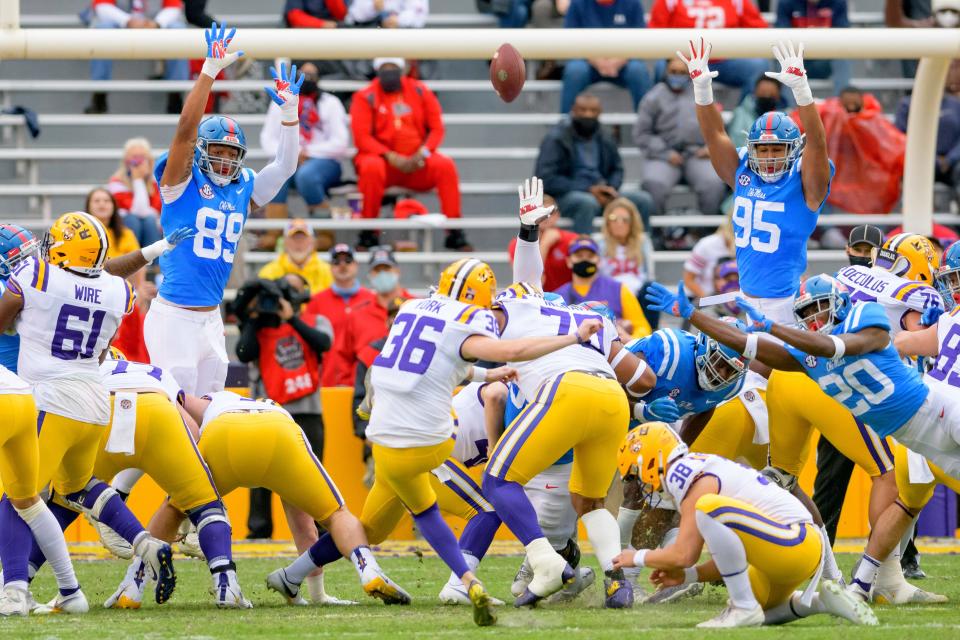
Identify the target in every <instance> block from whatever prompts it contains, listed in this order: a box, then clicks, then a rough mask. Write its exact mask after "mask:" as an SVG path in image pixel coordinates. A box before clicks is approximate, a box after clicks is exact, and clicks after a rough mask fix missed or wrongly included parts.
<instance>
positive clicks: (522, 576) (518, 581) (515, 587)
mask: <svg viewBox="0 0 960 640" xmlns="http://www.w3.org/2000/svg"><path fill="white" fill-rule="evenodd" d="M532 581H533V569H531V568H530V565H529V564H527V558H526V556H524V558H523V562H522V563H521V564H520V568H519V569H517V575H515V576H513V584H511V585H510V593H511V594H513V597H514V598H517V597H519V596H520V594H522V593H523V592H524V591H526V589H527V587H528V586H530V583H531V582H532Z"/></svg>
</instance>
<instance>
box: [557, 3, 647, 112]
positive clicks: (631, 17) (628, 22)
mask: <svg viewBox="0 0 960 640" xmlns="http://www.w3.org/2000/svg"><path fill="white" fill-rule="evenodd" d="M645 26H647V25H646V21H645V19H644V17H643V5H641V4H640V0H570V6H569V8H568V9H567V15H566V16H564V18H563V28H564V29H641V28H643V27H645ZM600 81H604V82H612V83H613V84H615V85H617V86H619V87H624V88H625V89H627V90H629V91H630V97H631V98H632V99H633V108H634V109H636V108H637V105H638V104H640V99H641V98H642V97H643V94H645V93H646V92H647V90H648V89H649V88H650V73H649V72H648V71H647V65H646V63H645V62H643V61H642V60H628V59H627V58H590V59H589V60H583V59H578V60H569V61H567V63H566V65H565V66H564V68H563V91H562V93H561V95H560V113H567V112H569V111H570V109H571V108H572V107H573V102H574V100H575V99H576V98H577V96H579V95H580V93H581V92H583V90H584V89H586V88H587V87H589V86H590V85H592V84H594V83H596V82H600Z"/></svg>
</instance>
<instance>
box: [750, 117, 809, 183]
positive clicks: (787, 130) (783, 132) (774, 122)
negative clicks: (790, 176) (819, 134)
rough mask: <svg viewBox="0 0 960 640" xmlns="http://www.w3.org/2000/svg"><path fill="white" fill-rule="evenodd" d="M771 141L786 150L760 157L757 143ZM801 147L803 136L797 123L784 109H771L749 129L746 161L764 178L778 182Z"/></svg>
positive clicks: (766, 143)
mask: <svg viewBox="0 0 960 640" xmlns="http://www.w3.org/2000/svg"><path fill="white" fill-rule="evenodd" d="M768 144H780V145H784V152H783V153H782V154H780V155H777V156H768V155H764V157H762V158H760V157H758V156H757V147H758V146H759V145H768ZM802 147H803V136H802V135H801V134H800V129H799V127H797V124H796V123H795V122H794V121H793V120H791V119H790V117H789V116H788V115H787V114H785V113H783V112H782V111H768V112H766V113H765V114H763V115H762V116H760V117H759V118H757V120H756V121H755V122H754V123H753V126H752V127H750V131H749V132H748V133H747V164H748V166H749V167H750V169H751V171H753V172H754V173H756V174H757V175H758V176H760V179H761V180H763V181H764V182H776V181H777V180H779V179H780V178H781V177H782V176H783V175H784V174H785V173H787V172H788V171H790V168H791V167H792V166H793V163H794V162H796V161H797V158H798V157H799V156H800V150H801V148H802Z"/></svg>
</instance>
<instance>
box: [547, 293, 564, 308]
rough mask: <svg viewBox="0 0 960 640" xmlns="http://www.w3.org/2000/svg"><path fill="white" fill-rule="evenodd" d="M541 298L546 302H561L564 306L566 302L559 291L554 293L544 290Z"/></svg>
mask: <svg viewBox="0 0 960 640" xmlns="http://www.w3.org/2000/svg"><path fill="white" fill-rule="evenodd" d="M543 299H544V300H545V301H546V302H552V303H554V304H562V305H564V306H566V304H567V301H566V300H564V299H563V296H562V295H560V294H559V293H554V292H553V291H544V292H543Z"/></svg>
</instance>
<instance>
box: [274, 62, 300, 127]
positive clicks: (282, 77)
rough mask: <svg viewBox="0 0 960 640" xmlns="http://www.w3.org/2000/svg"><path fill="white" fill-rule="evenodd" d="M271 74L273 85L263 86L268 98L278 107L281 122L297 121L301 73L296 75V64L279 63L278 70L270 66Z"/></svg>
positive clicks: (298, 118) (298, 116)
mask: <svg viewBox="0 0 960 640" xmlns="http://www.w3.org/2000/svg"><path fill="white" fill-rule="evenodd" d="M270 75H272V76H273V86H272V87H265V90H266V92H267V95H269V96H270V99H271V100H273V101H274V102H275V103H277V106H278V107H280V119H281V122H299V120H300V108H299V105H300V85H302V84H303V74H302V73H301V74H300V76H299V77H297V65H293V66H292V67H291V66H287V65H286V64H281V65H280V71H279V72H278V71H277V70H276V69H274V68H273V67H271V68H270Z"/></svg>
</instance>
